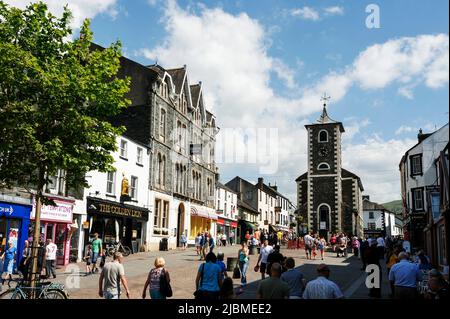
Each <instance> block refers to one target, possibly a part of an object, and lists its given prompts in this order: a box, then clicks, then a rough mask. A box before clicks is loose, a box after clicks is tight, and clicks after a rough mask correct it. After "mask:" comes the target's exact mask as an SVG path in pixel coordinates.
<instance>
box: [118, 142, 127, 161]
mask: <svg viewBox="0 0 450 319" xmlns="http://www.w3.org/2000/svg"><path fill="white" fill-rule="evenodd" d="M122 146H124V147H122ZM119 156H120V158H122V159H128V141H126V140H124V139H121V140H120V143H119Z"/></svg>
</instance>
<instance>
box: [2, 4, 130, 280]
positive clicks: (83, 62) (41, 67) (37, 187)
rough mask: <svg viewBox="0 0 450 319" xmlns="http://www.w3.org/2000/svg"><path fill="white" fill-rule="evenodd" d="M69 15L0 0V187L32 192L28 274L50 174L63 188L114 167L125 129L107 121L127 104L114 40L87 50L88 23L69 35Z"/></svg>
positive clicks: (126, 82)
mask: <svg viewBox="0 0 450 319" xmlns="http://www.w3.org/2000/svg"><path fill="white" fill-rule="evenodd" d="M70 20H71V13H70V11H69V10H68V9H67V7H66V8H65V9H64V13H63V14H62V16H61V17H55V16H53V15H52V14H51V13H50V12H49V11H48V8H47V6H46V5H45V4H44V3H42V2H39V3H34V4H30V5H29V6H28V7H26V8H25V9H24V10H20V9H17V8H14V7H11V6H8V5H6V4H5V3H4V2H3V1H1V0H0V187H12V186H15V185H17V186H22V187H25V188H27V189H32V190H34V191H33V192H34V193H35V194H34V196H35V199H36V220H35V232H34V242H33V247H34V249H33V255H32V256H33V258H32V265H33V266H32V267H33V268H32V276H33V277H32V279H34V273H35V272H36V264H37V263H36V261H37V257H36V256H37V246H38V241H39V235H40V234H39V229H40V225H39V224H40V210H41V205H42V203H49V199H48V198H46V196H45V194H44V192H45V187H46V185H48V184H49V182H50V179H49V177H50V176H52V175H54V174H55V173H56V172H57V170H58V169H63V170H65V171H66V172H67V177H66V188H79V187H83V186H86V185H87V182H86V180H85V176H86V173H87V172H88V171H90V170H99V171H103V172H104V171H108V170H113V167H112V163H113V158H112V156H111V155H110V153H111V152H113V151H115V150H116V148H117V146H116V137H117V136H118V135H120V134H122V133H123V131H124V128H123V127H114V126H113V125H112V124H111V123H110V122H109V121H108V119H109V118H110V117H112V116H114V115H117V114H118V113H120V112H121V111H122V109H124V108H126V107H127V106H128V105H129V103H130V102H129V100H128V99H126V98H125V94H126V93H127V92H128V90H129V85H130V81H129V79H128V78H125V79H120V78H118V77H117V72H118V70H119V67H120V61H119V58H120V56H121V53H120V48H121V44H120V42H119V41H118V42H116V43H113V44H111V46H110V47H109V48H106V49H104V50H92V47H91V45H92V44H91V41H92V32H91V30H90V23H89V20H85V21H84V23H83V26H82V27H81V29H80V33H79V36H78V37H76V38H75V39H73V38H72V30H71V28H70V25H69V23H70ZM50 203H51V201H50ZM32 284H33V280H32Z"/></svg>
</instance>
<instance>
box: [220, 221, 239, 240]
mask: <svg viewBox="0 0 450 319" xmlns="http://www.w3.org/2000/svg"><path fill="white" fill-rule="evenodd" d="M231 233H233V234H234V236H233V241H232V243H236V238H237V221H233V220H229V219H225V218H218V219H217V234H225V235H226V236H227V242H228V243H231V241H230V239H231V236H230V234H231Z"/></svg>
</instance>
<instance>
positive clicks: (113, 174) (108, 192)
mask: <svg viewBox="0 0 450 319" xmlns="http://www.w3.org/2000/svg"><path fill="white" fill-rule="evenodd" d="M109 174H112V180H110V179H109V177H110V175H109ZM109 185H111V190H112V191H111V192H110V191H108V186H109ZM106 194H107V195H116V172H115V171H110V172H106Z"/></svg>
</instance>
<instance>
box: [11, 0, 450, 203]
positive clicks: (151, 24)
mask: <svg viewBox="0 0 450 319" xmlns="http://www.w3.org/2000/svg"><path fill="white" fill-rule="evenodd" d="M6 2H8V3H9V4H12V5H15V6H18V7H21V8H23V6H24V5H26V4H27V3H28V2H29V1H24V0H16V1H15V0H8V1H6ZM44 2H46V3H48V5H49V8H50V9H51V10H52V11H53V12H54V13H55V14H57V15H58V14H60V13H61V10H62V7H63V5H64V4H65V2H64V1H60V0H47V1H44ZM67 3H68V5H69V8H70V9H71V10H72V11H73V15H74V19H73V21H72V26H73V28H74V30H75V33H76V31H77V29H78V28H79V26H80V25H81V23H82V21H83V19H85V18H89V19H92V22H91V27H92V30H93V32H94V41H95V42H96V43H98V44H100V45H102V46H108V45H110V44H111V43H113V42H114V41H116V40H120V41H121V43H122V45H123V54H124V55H125V56H127V57H128V58H130V59H132V60H135V61H137V62H139V63H142V64H144V65H149V64H153V63H155V62H157V63H158V64H160V65H162V66H163V67H165V68H172V67H181V66H183V65H187V71H188V78H189V81H190V83H191V84H195V83H197V82H199V81H201V82H202V86H203V92H204V97H205V102H206V107H207V108H208V109H209V110H211V111H212V112H213V113H214V115H215V116H216V119H217V120H216V121H217V125H218V126H219V127H220V128H221V131H220V133H219V136H218V145H217V151H216V153H217V154H221V152H222V153H230V152H234V151H236V150H244V151H245V152H247V153H248V154H247V157H246V159H247V160H246V161H244V162H243V163H241V162H238V161H234V162H231V163H229V162H224V161H223V160H220V159H218V162H219V163H218V166H219V173H220V180H221V182H223V183H226V182H227V181H228V180H230V179H232V178H233V177H235V176H241V177H242V178H245V179H247V180H249V181H252V182H256V181H257V178H258V177H259V176H262V177H264V180H265V182H267V183H272V184H276V185H277V186H278V190H279V191H280V192H281V193H283V194H285V195H286V196H288V197H289V198H290V199H291V200H292V201H293V202H294V203H296V202H297V199H296V183H295V179H296V178H297V177H298V176H299V175H301V174H303V173H304V172H305V171H306V155H307V141H306V130H305V128H304V125H305V124H308V123H312V122H314V121H316V120H317V119H318V118H319V116H320V113H321V110H322V102H321V100H320V97H321V96H322V95H323V93H324V92H326V93H327V95H329V96H330V97H331V98H330V100H329V102H328V107H327V109H328V114H329V115H330V117H331V118H333V119H335V120H337V121H341V122H342V123H343V125H344V128H345V133H344V134H343V145H342V156H343V159H342V161H343V167H344V168H346V169H347V170H350V171H352V172H353V173H355V174H357V175H358V176H360V177H361V179H362V183H363V185H364V188H365V191H364V194H365V195H370V197H371V200H373V201H377V202H380V203H382V202H387V201H391V200H396V199H400V198H401V195H400V177H399V176H400V175H399V171H398V164H399V162H400V159H401V157H402V155H403V154H404V152H405V151H407V150H408V149H409V148H411V147H412V146H414V145H415V144H416V142H417V133H418V130H419V128H422V129H423V130H424V132H426V133H428V132H432V131H435V130H436V129H438V128H440V127H441V126H443V125H445V124H446V123H447V122H448V105H449V88H448V81H449V39H448V33H449V30H448V25H449V18H448V10H449V8H448V6H449V3H448V1H447V0H433V1H419V0H389V1H364V0H360V1H343V0H330V1H328V0H320V1H317V0H316V1H292V0H290V1H287V0H286V1H273V0H272V1H269V0H260V1H252V0H233V1H203V2H197V1H174V0H164V1H161V0H132V1H131V0H72V1H67ZM374 4H375V5H376V9H375V11H374V9H373V6H370V5H374ZM368 6H369V7H368ZM376 13H379V14H378V17H379V19H378V20H377V19H372V18H373V17H374V14H376ZM376 22H379V23H378V24H376ZM238 129H241V130H242V132H247V134H245V133H244V134H237V135H236V140H234V142H233V141H230V140H227V139H226V138H225V136H226V133H228V132H230V131H232V130H235V132H239V131H237V130H238ZM256 129H259V131H254V130H256ZM271 129H272V130H271ZM264 130H266V131H264ZM272 132H276V133H273V134H272ZM264 133H265V136H266V137H267V140H269V141H270V139H269V137H274V138H275V141H276V143H273V144H271V143H269V142H267V143H266V144H261V145H262V146H263V147H258V148H254V147H253V145H260V144H256V143H259V142H261V141H264V139H263V138H262V136H263V135H264ZM270 134H272V135H270ZM266 145H267V147H266ZM233 150H234V151H233ZM253 153H256V154H253ZM253 155H256V161H251V160H248V158H252V157H253ZM265 167H266V168H265ZM267 167H270V169H267Z"/></svg>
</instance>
